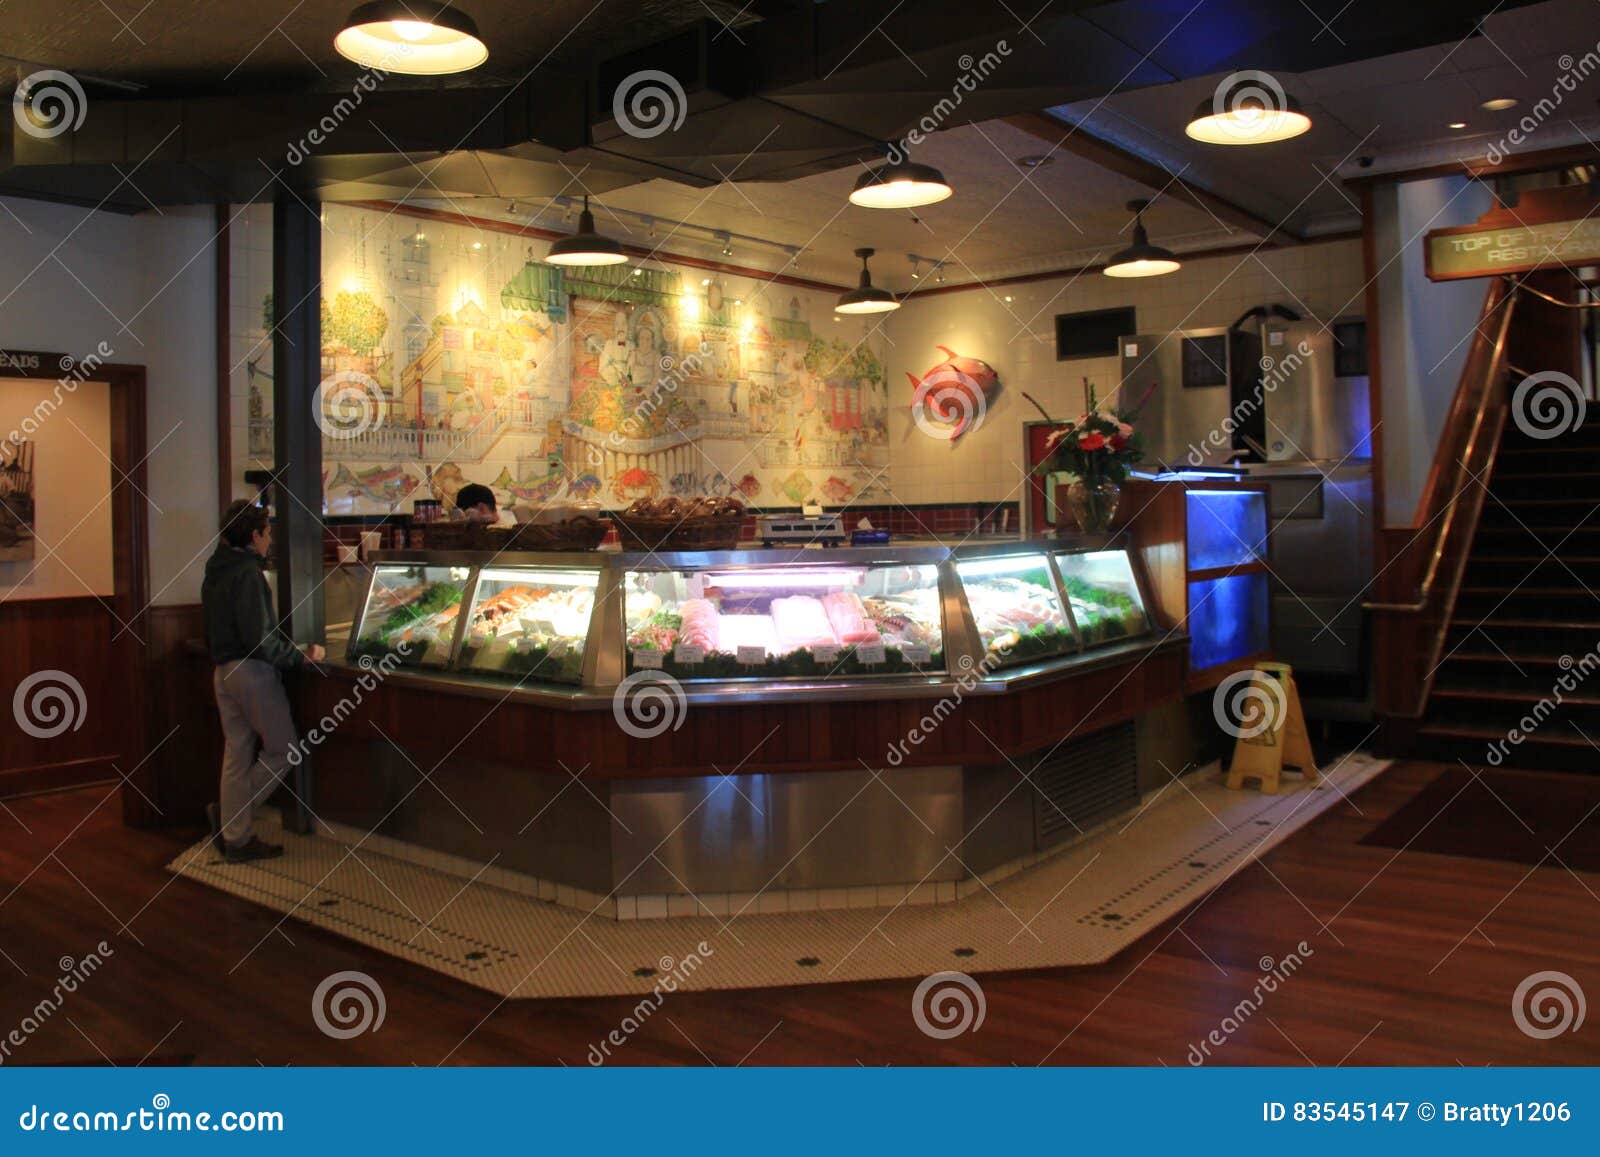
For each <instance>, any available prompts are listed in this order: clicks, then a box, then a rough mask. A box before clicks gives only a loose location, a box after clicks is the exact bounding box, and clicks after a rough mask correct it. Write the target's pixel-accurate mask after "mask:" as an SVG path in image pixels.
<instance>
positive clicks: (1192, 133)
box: [1183, 87, 1311, 145]
mask: <svg viewBox="0 0 1600 1157" xmlns="http://www.w3.org/2000/svg"><path fill="white" fill-rule="evenodd" d="M1310 128H1311V118H1310V117H1308V116H1307V115H1306V114H1305V113H1304V112H1302V111H1301V109H1300V102H1299V101H1297V100H1295V99H1294V97H1292V96H1288V95H1286V94H1284V93H1283V92H1281V91H1268V90H1267V89H1265V88H1257V87H1251V88H1246V89H1241V90H1239V91H1237V92H1235V93H1232V94H1225V93H1219V94H1218V95H1217V96H1215V97H1213V98H1212V99H1211V100H1203V101H1201V102H1200V103H1199V104H1198V105H1196V106H1195V110H1194V115H1193V116H1191V117H1190V118H1189V123H1188V124H1187V125H1186V126H1185V127H1184V130H1183V131H1184V133H1185V134H1186V135H1187V136H1189V137H1190V138H1191V139H1193V140H1197V141H1201V142H1203V143H1204V144H1208V145H1266V144H1271V143H1272V142H1274V141H1286V140H1288V139H1289V138H1290V137H1297V136H1299V135H1300V134H1301V133H1303V132H1306V131H1307V130H1308V129H1310Z"/></svg>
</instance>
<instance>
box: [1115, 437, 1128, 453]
mask: <svg viewBox="0 0 1600 1157" xmlns="http://www.w3.org/2000/svg"><path fill="white" fill-rule="evenodd" d="M1127 445H1128V440H1127V439H1126V438H1124V437H1123V436H1122V435H1121V434H1113V435H1111V448H1112V449H1113V450H1121V449H1124V448H1125V447H1126V446H1127Z"/></svg>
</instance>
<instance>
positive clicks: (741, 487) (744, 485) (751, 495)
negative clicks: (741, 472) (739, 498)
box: [733, 474, 761, 499]
mask: <svg viewBox="0 0 1600 1157" xmlns="http://www.w3.org/2000/svg"><path fill="white" fill-rule="evenodd" d="M733 488H734V489H735V490H737V491H738V492H739V493H740V494H742V495H744V496H745V498H747V499H755V498H759V497H760V496H761V479H759V478H757V477H756V476H755V475H754V474H746V475H745V476H744V477H743V478H741V479H739V481H737V482H735V483H734V484H733Z"/></svg>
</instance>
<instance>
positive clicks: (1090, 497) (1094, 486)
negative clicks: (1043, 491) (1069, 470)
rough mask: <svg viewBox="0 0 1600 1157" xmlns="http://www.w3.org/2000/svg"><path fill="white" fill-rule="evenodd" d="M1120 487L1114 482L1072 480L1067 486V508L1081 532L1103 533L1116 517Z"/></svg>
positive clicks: (1109, 527) (1120, 492) (1108, 528)
mask: <svg viewBox="0 0 1600 1157" xmlns="http://www.w3.org/2000/svg"><path fill="white" fill-rule="evenodd" d="M1120 497H1122V488H1121V487H1120V486H1118V485H1117V484H1116V483H1115V482H1104V481H1102V482H1074V483H1072V484H1071V485H1070V486H1068V487H1067V509H1069V510H1071V511H1072V517H1073V518H1074V519H1075V520H1076V521H1077V523H1078V530H1079V532H1080V533H1082V534H1105V533H1106V532H1107V531H1109V530H1110V529H1111V520H1112V519H1113V518H1114V517H1116V513H1117V499H1118V498H1120Z"/></svg>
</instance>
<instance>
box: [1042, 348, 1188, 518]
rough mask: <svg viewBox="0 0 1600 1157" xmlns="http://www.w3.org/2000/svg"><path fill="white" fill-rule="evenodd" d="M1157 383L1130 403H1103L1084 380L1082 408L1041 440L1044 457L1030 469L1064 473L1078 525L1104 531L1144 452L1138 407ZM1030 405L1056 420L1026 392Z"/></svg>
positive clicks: (1047, 417)
mask: <svg viewBox="0 0 1600 1157" xmlns="http://www.w3.org/2000/svg"><path fill="white" fill-rule="evenodd" d="M1155 388H1156V383H1154V382H1152V383H1151V384H1150V388H1149V389H1147V390H1145V392H1144V396H1143V397H1141V398H1140V399H1139V400H1138V402H1136V403H1135V404H1134V405H1132V406H1126V407H1103V406H1102V404H1101V403H1100V402H1099V401H1097V400H1096V399H1095V393H1094V387H1093V386H1092V385H1090V384H1089V380H1088V379H1087V378H1085V379H1084V382H1083V389H1084V399H1085V408H1084V412H1083V413H1082V414H1079V415H1078V418H1077V420H1076V421H1073V422H1068V423H1065V424H1064V428H1063V429H1060V430H1057V431H1055V432H1054V433H1052V434H1051V435H1050V437H1049V439H1048V440H1047V441H1046V443H1045V456H1044V459H1043V461H1041V462H1040V463H1039V464H1038V465H1037V466H1036V467H1034V470H1035V471H1036V472H1037V473H1040V474H1058V473H1063V474H1068V475H1070V476H1071V477H1072V483H1071V485H1070V486H1069V488H1068V500H1069V502H1070V504H1071V506H1072V510H1073V513H1074V515H1076V517H1077V521H1078V526H1079V528H1080V529H1081V530H1082V531H1083V532H1084V533H1086V534H1100V533H1104V532H1105V531H1106V529H1107V528H1108V527H1109V526H1110V524H1111V519H1112V516H1113V515H1114V514H1115V513H1116V505H1117V496H1118V491H1119V488H1120V487H1121V485H1122V483H1123V481H1124V480H1125V479H1126V478H1127V477H1128V471H1129V470H1130V469H1131V468H1132V467H1133V465H1134V464H1135V463H1137V462H1138V461H1139V459H1140V458H1141V457H1143V455H1144V439H1143V436H1142V435H1141V434H1140V433H1139V431H1138V429H1137V428H1136V426H1135V422H1136V421H1137V420H1138V416H1139V411H1140V410H1142V409H1143V408H1144V405H1145V403H1146V402H1148V401H1149V400H1150V395H1151V394H1152V393H1154V392H1155ZM1023 397H1025V398H1027V399H1028V401H1030V402H1032V403H1033V405H1034V408H1035V409H1037V410H1038V411H1039V412H1040V413H1041V414H1043V415H1044V416H1045V420H1046V421H1049V422H1052V423H1054V422H1055V421H1056V419H1054V418H1052V417H1051V416H1050V414H1049V412H1048V411H1047V410H1045V408H1044V407H1043V406H1041V405H1039V403H1038V402H1037V401H1036V400H1035V399H1034V398H1032V397H1031V396H1029V395H1028V394H1023Z"/></svg>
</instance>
